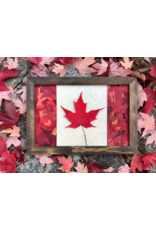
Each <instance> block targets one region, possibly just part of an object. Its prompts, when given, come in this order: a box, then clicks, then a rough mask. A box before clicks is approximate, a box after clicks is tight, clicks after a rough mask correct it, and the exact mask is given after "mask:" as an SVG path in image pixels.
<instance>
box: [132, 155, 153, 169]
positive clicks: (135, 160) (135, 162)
mask: <svg viewBox="0 0 156 230" xmlns="http://www.w3.org/2000/svg"><path fill="white" fill-rule="evenodd" d="M143 157H144V155H143V154H140V155H138V156H137V155H134V156H133V157H132V161H131V171H132V173H135V172H136V169H138V170H139V171H140V172H142V171H143V170H149V169H148V168H146V167H145V166H144V164H143V161H142V160H143Z"/></svg>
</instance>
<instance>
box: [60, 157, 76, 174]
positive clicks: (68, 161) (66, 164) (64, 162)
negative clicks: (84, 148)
mask: <svg viewBox="0 0 156 230" xmlns="http://www.w3.org/2000/svg"><path fill="white" fill-rule="evenodd" d="M57 159H58V160H59V163H60V164H62V165H63V166H61V167H60V168H59V169H60V170H62V171H64V172H66V173H68V172H69V171H70V169H71V167H73V164H74V163H73V161H72V158H71V156H70V155H69V156H68V158H67V159H66V158H65V157H64V156H63V157H57Z"/></svg>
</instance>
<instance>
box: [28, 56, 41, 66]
mask: <svg viewBox="0 0 156 230" xmlns="http://www.w3.org/2000/svg"><path fill="white" fill-rule="evenodd" d="M27 58H28V59H29V60H30V61H31V62H33V63H34V64H39V63H40V62H41V61H42V57H27Z"/></svg>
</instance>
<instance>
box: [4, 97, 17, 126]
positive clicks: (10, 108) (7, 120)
mask: <svg viewBox="0 0 156 230" xmlns="http://www.w3.org/2000/svg"><path fill="white" fill-rule="evenodd" d="M5 112H6V113H5V114H3V113H1V112H0V129H7V128H10V127H12V126H13V125H15V124H16V123H17V121H18V120H19V118H20V116H19V112H18V111H16V107H15V106H14V105H12V104H11V103H10V102H8V101H5Z"/></svg>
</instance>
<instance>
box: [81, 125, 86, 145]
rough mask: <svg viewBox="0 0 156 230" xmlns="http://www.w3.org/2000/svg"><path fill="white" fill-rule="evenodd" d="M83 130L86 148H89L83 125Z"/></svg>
mask: <svg viewBox="0 0 156 230" xmlns="http://www.w3.org/2000/svg"><path fill="white" fill-rule="evenodd" d="M81 128H82V131H83V134H84V137H85V143H86V146H87V139H86V134H85V131H84V128H83V126H82V125H81Z"/></svg>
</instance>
